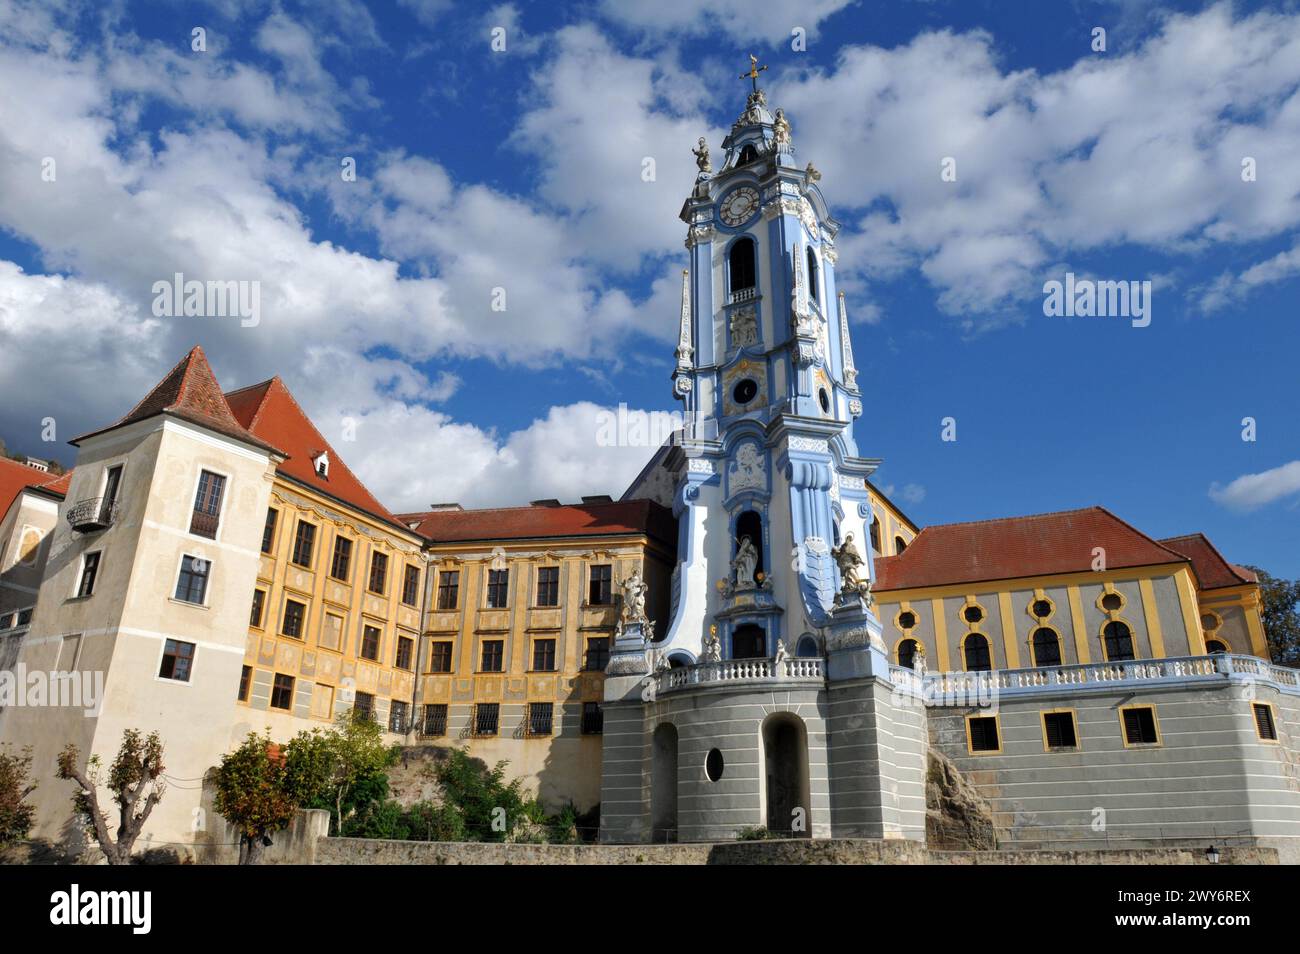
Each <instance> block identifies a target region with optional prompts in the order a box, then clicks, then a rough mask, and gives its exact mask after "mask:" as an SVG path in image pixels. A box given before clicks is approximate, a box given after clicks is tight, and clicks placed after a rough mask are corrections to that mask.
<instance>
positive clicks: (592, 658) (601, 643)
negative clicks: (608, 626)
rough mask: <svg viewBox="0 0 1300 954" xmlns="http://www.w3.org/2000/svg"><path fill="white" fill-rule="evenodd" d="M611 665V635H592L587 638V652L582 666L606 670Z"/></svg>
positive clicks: (593, 670) (594, 670)
mask: <svg viewBox="0 0 1300 954" xmlns="http://www.w3.org/2000/svg"><path fill="white" fill-rule="evenodd" d="M608 665H609V637H608V636H592V637H590V638H589V639H588V640H587V652H586V655H585V657H584V658H583V661H582V668H583V669H587V670H590V671H592V672H604V671H605V667H606V666H608Z"/></svg>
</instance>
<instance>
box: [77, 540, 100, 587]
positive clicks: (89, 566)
mask: <svg viewBox="0 0 1300 954" xmlns="http://www.w3.org/2000/svg"><path fill="white" fill-rule="evenodd" d="M99 556H100V553H99V551H98V550H96V551H95V552H94V553H87V554H86V556H85V557H84V558H83V559H82V561H81V582H80V583H79V584H77V596H90V595H91V594H92V593H94V592H95V577H97V576H99Z"/></svg>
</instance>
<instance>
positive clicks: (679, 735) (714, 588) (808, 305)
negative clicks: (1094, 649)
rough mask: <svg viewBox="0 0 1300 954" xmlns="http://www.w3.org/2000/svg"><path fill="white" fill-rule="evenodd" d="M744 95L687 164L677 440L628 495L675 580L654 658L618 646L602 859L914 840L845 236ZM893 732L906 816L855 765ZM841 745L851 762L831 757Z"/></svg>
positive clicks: (649, 650) (910, 769) (894, 785)
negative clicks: (665, 532)
mask: <svg viewBox="0 0 1300 954" xmlns="http://www.w3.org/2000/svg"><path fill="white" fill-rule="evenodd" d="M748 76H749V78H750V79H751V81H752V84H753V85H752V91H751V92H750V94H749V97H748V101H747V103H746V105H745V110H744V112H743V113H742V114H741V115H740V117H739V118H738V119H737V120H736V122H735V123H734V124H733V125H732V128H731V132H730V134H729V135H728V136H727V137H726V139H724V140H723V143H722V148H723V153H722V156H721V158H720V162H719V163H718V165H717V167H716V168H715V167H714V163H713V161H712V157H711V155H710V153H709V150H708V146H707V143H706V141H705V140H704V139H701V140H700V142H699V146H698V148H697V149H696V150H695V155H696V160H697V165H698V167H699V175H698V177H697V179H696V182H695V186H694V189H693V190H692V192H691V194H690V197H689V198H688V199H687V200H686V203H685V204H684V206H683V207H682V212H681V217H682V219H683V221H685V223H686V225H687V237H686V247H687V249H688V252H689V259H690V260H689V267H688V268H687V269H685V270H684V271H683V273H682V298H681V314H680V324H679V326H678V340H677V347H676V364H675V369H674V371H673V375H672V379H673V388H674V392H675V394H676V396H677V397H678V398H679V399H680V400H681V401H682V402H683V404H684V407H685V420H686V423H685V426H684V427H683V428H682V430H681V431H680V432H679V433H678V434H677V435H676V436H675V438H674V440H673V441H672V443H671V445H669V446H667V447H665V448H662V449H661V450H660V451H659V452H658V453H657V454H656V456H655V458H654V459H653V460H652V461H651V463H650V464H649V465H648V466H647V468H646V469H645V471H643V473H642V474H641V476H640V477H638V479H637V481H636V482H634V483H633V485H632V486H631V487H630V488H629V490H628V492H627V494H626V496H628V497H644V496H650V497H655V498H657V499H659V500H661V501H662V502H664V503H666V504H671V506H672V508H673V512H674V514H675V515H676V517H677V520H678V537H679V539H678V565H677V567H676V568H675V570H674V572H673V577H672V600H671V606H672V610H671V620H670V622H669V625H668V627H667V632H666V634H665V636H664V637H663V639H662V640H660V641H643V640H642V634H641V632H640V629H639V628H638V627H636V626H625V627H624V628H623V629H622V630H621V633H620V638H618V639H616V641H615V646H614V652H613V654H612V658H611V662H610V666H609V669H608V670H607V679H606V704H605V709H606V720H605V744H604V752H605V767H604V781H605V785H606V791H605V793H604V795H603V798H602V831H603V837H605V838H606V839H607V840H611V841H644V840H673V839H680V840H711V839H716V838H727V837H732V836H733V835H734V832H735V831H736V830H738V829H740V828H743V827H746V826H752V825H764V824H766V825H767V826H768V827H769V828H773V827H775V828H777V829H780V830H783V831H792V832H794V833H796V834H806V835H809V836H813V837H826V836H829V835H830V834H831V833H832V832H834V833H836V834H846V835H856V836H858V837H884V836H886V835H887V834H893V835H894V836H900V837H901V836H908V835H909V833H910V836H911V837H924V809H925V806H924V739H923V735H924V733H923V731H922V730H921V729H920V728H919V726H921V725H923V723H922V722H921V719H920V713H919V712H913V713H911V714H910V715H909V714H908V713H903V714H902V718H903V721H904V722H905V723H907V725H905V726H895V725H894V716H895V713H894V712H893V709H894V708H896V707H895V706H892V705H891V704H890V699H895V700H896V699H897V697H898V695H899V694H898V692H897V691H896V688H897V687H896V685H895V683H898V682H901V681H903V680H906V679H907V678H909V677H908V676H907V675H906V674H902V673H892V672H891V670H893V669H895V668H896V667H891V666H890V665H889V662H888V660H887V657H886V655H885V652H884V646H883V644H882V642H881V637H880V624H879V622H878V620H877V618H876V614H875V612H874V610H873V608H872V606H871V596H870V581H871V579H872V570H871V563H870V560H871V547H870V545H869V544H868V543H867V542H866V541H867V533H866V528H867V527H868V526H869V523H870V520H871V510H870V505H869V502H868V497H867V488H866V485H865V479H866V478H867V477H868V476H869V475H870V474H871V473H872V472H873V471H874V470H875V468H876V466H877V464H878V461H876V460H873V459H870V458H864V457H862V456H860V455H859V451H858V446H857V442H856V440H855V438H854V433H853V422H854V421H855V420H856V419H858V418H859V417H861V415H862V413H863V407H864V404H863V395H862V392H861V390H860V387H859V384H858V380H857V370H856V367H855V364H854V358H853V348H852V343H851V341H850V336H849V327H848V317H847V314H846V311H845V306H844V298H843V295H842V294H841V293H839V291H838V289H837V287H836V278H835V266H836V258H837V255H836V249H835V237H836V234H837V232H838V230H839V226H838V224H837V223H836V222H835V220H834V219H833V218H832V217H831V215H830V211H829V208H828V206H827V203H826V200H825V198H824V197H823V196H822V193H821V189H820V187H819V186H818V180H819V179H820V178H821V176H820V174H819V173H818V172H817V170H816V169H815V168H814V166H813V165H812V163H806V164H805V165H803V166H802V167H801V166H800V165H799V164H798V162H797V161H796V159H795V155H796V153H795V147H794V143H793V140H792V137H791V128H790V123H789V121H788V120H787V118H786V117H785V115H784V113H783V111H782V110H780V109H776V110H775V111H772V110H770V109H769V107H768V103H767V99H766V96H765V94H764V92H763V91H762V90H761V89H760V88H759V87H758V84H757V77H758V70H757V68H756V65H755V66H751V70H750V73H749V74H748ZM882 699H883V708H882V703H881V700H882ZM837 706H839V708H840V710H841V711H840V712H838V713H837V711H836V707H837ZM886 709H888V710H889V711H888V712H886V711H885V710H886ZM745 713H747V715H743V714H745ZM837 719H843V720H844V725H845V727H846V728H845V731H844V732H843V733H840V737H839V738H838V739H835V738H834V733H833V728H834V726H835V724H836V720H837ZM881 720H884V721H883V722H882V721H881ZM751 723H752V725H750V724H751ZM886 723H887V724H888V728H887V729H886V731H888V732H895V731H897V732H901V733H902V735H903V736H904V737H906V738H909V739H912V740H913V741H914V748H915V749H916V750H917V751H915V752H910V756H909V757H908V758H906V759H905V761H907V763H908V765H907V769H906V771H905V772H904V774H906V775H907V777H908V779H909V782H908V784H907V786H905V787H906V788H907V790H908V794H907V795H906V798H905V801H906V802H907V804H906V806H905V807H904V809H902V811H903V812H904V814H900V809H899V807H898V798H899V786H898V780H897V778H895V777H893V776H894V774H896V773H894V772H893V768H892V767H885V771H884V775H883V776H882V766H880V765H879V764H876V765H871V766H865V765H864V762H863V759H864V757H865V756H866V753H867V752H868V750H872V751H875V749H874V748H873V747H875V746H877V745H878V743H879V739H876V738H875V734H876V733H877V732H879V731H880V730H881V728H882V726H884V725H886ZM851 725H853V726H858V729H857V730H856V731H854V730H850V729H849V727H850V726H851ZM746 727H748V728H746ZM864 727H865V728H864ZM751 729H752V731H750V730H751ZM638 740H639V741H638ZM832 741H834V742H835V743H836V744H832ZM841 742H842V743H843V746H844V748H843V749H842V751H843V752H844V753H853V757H852V758H846V759H837V758H836V757H835V752H836V750H837V749H836V745H838V744H839V743H841ZM902 747H903V748H908V746H907V745H904V746H902ZM918 752H919V753H920V754H919V755H918V754H917V753H918ZM905 754H907V753H905ZM918 760H919V761H918ZM695 763H698V765H697V764H695ZM851 765H856V766H859V767H860V768H854V767H851ZM844 772H849V773H850V774H851V775H852V777H851V778H850V777H849V776H847V775H846V776H844V778H843V779H842V780H841V782H842V785H841V787H842V788H843V793H844V796H843V797H842V798H838V799H837V798H836V797H835V789H836V782H835V779H836V777H837V774H838V775H843V773H844ZM864 772H865V773H866V774H867V775H869V776H871V779H872V780H868V779H867V778H866V777H865V776H863V773H864ZM885 776H889V779H888V782H887V783H885V782H883V781H882V779H883V778H884V777H885ZM881 784H886V787H887V788H889V789H890V790H891V792H892V794H891V795H890V796H889V797H885V795H883V794H882V793H881V792H880V791H877V789H878V788H879V786H880V785H881ZM864 792H870V793H872V794H869V795H868V794H863V793H864ZM638 793H639V794H638ZM863 799H866V801H864V800H863ZM868 802H870V804H868ZM616 806H617V807H616Z"/></svg>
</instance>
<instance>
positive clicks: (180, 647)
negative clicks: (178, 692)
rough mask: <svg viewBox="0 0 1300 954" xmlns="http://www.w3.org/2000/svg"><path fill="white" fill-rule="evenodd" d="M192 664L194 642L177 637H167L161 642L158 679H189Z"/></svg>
mask: <svg viewBox="0 0 1300 954" xmlns="http://www.w3.org/2000/svg"><path fill="white" fill-rule="evenodd" d="M193 664H194V644H193V643H183V642H181V641H180V640H179V639H169V640H167V642H166V643H164V644H163V657H162V665H161V666H159V667H158V678H159V679H175V680H176V681H177V682H189V681H190V668H191V667H192V666H193Z"/></svg>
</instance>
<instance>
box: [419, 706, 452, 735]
mask: <svg viewBox="0 0 1300 954" xmlns="http://www.w3.org/2000/svg"><path fill="white" fill-rule="evenodd" d="M422 734H423V735H431V736H443V735H446V734H447V707H446V705H443V704H437V705H433V704H430V705H427V706H425V707H424V731H423V733H422Z"/></svg>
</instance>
